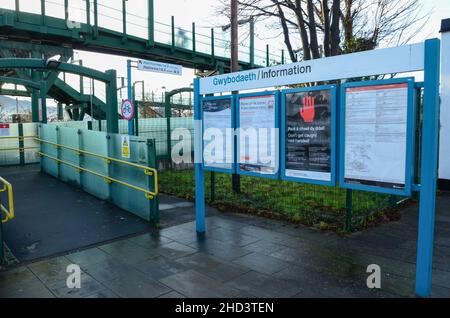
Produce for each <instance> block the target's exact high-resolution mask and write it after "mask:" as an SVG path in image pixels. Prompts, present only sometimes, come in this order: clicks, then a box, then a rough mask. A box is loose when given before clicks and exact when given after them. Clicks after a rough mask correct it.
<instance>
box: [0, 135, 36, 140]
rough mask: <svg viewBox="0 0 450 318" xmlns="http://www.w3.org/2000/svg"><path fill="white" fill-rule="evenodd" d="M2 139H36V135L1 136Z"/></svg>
mask: <svg viewBox="0 0 450 318" xmlns="http://www.w3.org/2000/svg"><path fill="white" fill-rule="evenodd" d="M0 139H19V140H23V139H36V136H0Z"/></svg>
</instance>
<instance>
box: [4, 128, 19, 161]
mask: <svg viewBox="0 0 450 318" xmlns="http://www.w3.org/2000/svg"><path fill="white" fill-rule="evenodd" d="M18 136H19V129H18V125H17V124H3V125H2V128H1V129H0V165H2V166H8V165H17V164H20V155H19V149H18V148H19V139H18V138H9V137H18Z"/></svg>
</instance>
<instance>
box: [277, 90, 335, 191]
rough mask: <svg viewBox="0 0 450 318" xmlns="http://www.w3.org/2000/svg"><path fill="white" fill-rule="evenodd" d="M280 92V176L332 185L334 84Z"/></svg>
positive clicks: (286, 178) (333, 161)
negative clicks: (281, 142) (281, 141)
mask: <svg viewBox="0 0 450 318" xmlns="http://www.w3.org/2000/svg"><path fill="white" fill-rule="evenodd" d="M282 94H283V95H282V132H281V134H282V140H283V146H282V147H283V148H282V159H281V160H282V170H283V172H282V177H283V179H285V180H291V181H302V182H309V183H318V184H328V185H334V182H335V180H334V163H335V159H334V157H335V156H334V148H335V114H334V113H335V112H334V109H335V104H336V87H335V86H321V87H314V88H304V89H294V90H286V91H283V92H282Z"/></svg>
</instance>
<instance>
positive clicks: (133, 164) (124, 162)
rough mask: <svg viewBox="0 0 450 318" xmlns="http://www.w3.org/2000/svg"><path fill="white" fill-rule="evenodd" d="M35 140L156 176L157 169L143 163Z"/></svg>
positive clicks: (38, 139)
mask: <svg viewBox="0 0 450 318" xmlns="http://www.w3.org/2000/svg"><path fill="white" fill-rule="evenodd" d="M35 140H36V141H38V142H40V143H46V144H49V145H52V146H55V147H61V148H65V149H69V150H72V151H73V152H75V153H77V154H86V155H89V156H93V157H97V158H101V159H104V160H107V161H111V162H117V163H121V164H124V165H128V166H131V167H135V168H138V169H142V170H144V172H145V174H147V175H150V176H151V175H153V174H155V177H157V174H158V170H156V169H155V168H150V167H146V166H143V165H139V164H137V163H133V162H128V161H124V160H120V159H117V158H112V157H108V156H103V155H99V154H97V153H94V152H90V151H86V150H81V149H77V148H73V147H69V146H65V145H61V144H57V143H54V142H51V141H48V140H43V139H40V138H35Z"/></svg>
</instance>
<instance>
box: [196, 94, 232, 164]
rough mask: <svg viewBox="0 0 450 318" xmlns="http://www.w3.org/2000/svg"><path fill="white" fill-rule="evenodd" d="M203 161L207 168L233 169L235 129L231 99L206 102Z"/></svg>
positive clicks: (204, 106) (204, 108)
mask: <svg viewBox="0 0 450 318" xmlns="http://www.w3.org/2000/svg"><path fill="white" fill-rule="evenodd" d="M202 109H203V140H204V141H203V160H204V166H205V168H207V167H210V168H216V169H225V170H231V169H232V168H233V142H232V138H233V137H232V136H230V133H231V132H232V129H233V117H232V114H233V111H232V102H231V98H224V99H211V100H204V101H203V103H202Z"/></svg>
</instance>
